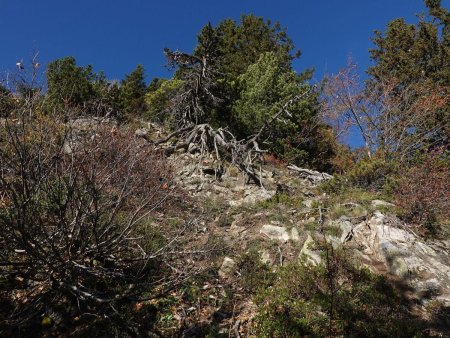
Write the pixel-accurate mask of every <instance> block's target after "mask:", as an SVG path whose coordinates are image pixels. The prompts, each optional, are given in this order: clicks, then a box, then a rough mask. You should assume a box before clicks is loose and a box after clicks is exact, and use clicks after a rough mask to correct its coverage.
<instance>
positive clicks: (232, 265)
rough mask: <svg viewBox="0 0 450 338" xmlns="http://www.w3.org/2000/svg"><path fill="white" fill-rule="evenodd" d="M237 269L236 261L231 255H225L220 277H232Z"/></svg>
mask: <svg viewBox="0 0 450 338" xmlns="http://www.w3.org/2000/svg"><path fill="white" fill-rule="evenodd" d="M235 271H236V262H235V261H234V260H233V259H231V258H230V257H225V258H224V259H223V263H222V265H221V267H220V269H219V277H221V278H224V279H225V278H229V277H232V276H233V274H234V272H235Z"/></svg>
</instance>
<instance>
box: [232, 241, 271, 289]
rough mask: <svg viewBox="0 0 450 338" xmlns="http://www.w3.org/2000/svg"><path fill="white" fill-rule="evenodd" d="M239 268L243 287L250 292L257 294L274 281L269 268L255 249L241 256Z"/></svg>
mask: <svg viewBox="0 0 450 338" xmlns="http://www.w3.org/2000/svg"><path fill="white" fill-rule="evenodd" d="M237 266H238V271H239V274H240V278H241V282H242V285H243V286H244V288H245V289H246V290H247V291H248V292H251V293H253V292H257V291H258V290H259V289H261V288H264V287H266V286H267V285H269V284H270V282H271V281H272V279H273V273H272V272H271V271H270V268H269V266H268V265H267V264H265V263H263V262H262V261H261V257H260V254H259V252H258V251H257V250H255V249H253V250H250V251H249V252H247V253H244V254H242V255H241V256H239V257H238V259H237Z"/></svg>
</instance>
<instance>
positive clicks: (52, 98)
mask: <svg viewBox="0 0 450 338" xmlns="http://www.w3.org/2000/svg"><path fill="white" fill-rule="evenodd" d="M46 77H47V86H48V89H47V101H48V103H49V106H51V107H59V108H63V107H64V108H67V107H72V108H81V107H83V106H85V104H86V102H88V101H90V100H92V99H93V98H95V90H94V86H93V81H94V80H95V74H94V73H93V72H92V66H91V65H88V66H87V67H79V66H77V65H76V61H75V58H74V57H71V56H69V57H65V58H62V59H58V60H55V61H53V62H51V63H50V64H49V65H48V68H47V72H46Z"/></svg>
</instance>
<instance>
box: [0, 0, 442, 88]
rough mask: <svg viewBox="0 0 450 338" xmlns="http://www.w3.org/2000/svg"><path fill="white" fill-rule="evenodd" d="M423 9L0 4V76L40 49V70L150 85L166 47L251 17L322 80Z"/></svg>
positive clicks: (415, 3)
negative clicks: (272, 29)
mask: <svg viewBox="0 0 450 338" xmlns="http://www.w3.org/2000/svg"><path fill="white" fill-rule="evenodd" d="M449 2H450V0H443V4H444V5H447V6H446V7H448V3H449ZM424 8H425V7H424V5H423V1H422V0H376V1H370V0H309V1H306V0H277V1H274V0H222V1H216V0H191V1H186V0H166V1H161V0H160V1H151V0H147V1H144V0H127V1H119V0H108V1H106V0H77V1H70V0H41V1H37V0H21V1H14V0H0V31H1V32H2V35H1V46H0V72H1V73H4V72H5V71H7V70H13V69H14V65H15V63H16V62H17V60H20V59H22V58H23V59H24V60H25V61H26V60H28V59H29V58H30V56H31V55H32V54H33V52H34V51H37V50H38V51H39V52H40V55H39V58H40V61H41V62H42V63H43V64H45V63H47V62H48V61H51V60H53V59H56V58H60V57H63V56H68V55H72V56H75V57H76V59H77V61H78V63H80V64H82V65H86V64H92V65H93V66H94V70H96V71H99V70H103V71H105V73H106V75H107V77H108V78H111V79H121V78H123V76H124V74H126V73H129V72H130V71H132V70H133V69H134V67H135V66H136V65H137V64H138V63H141V64H143V65H144V66H145V69H146V72H147V78H148V79H151V78H152V77H154V76H168V75H169V74H168V72H167V70H166V69H165V68H164V67H163V66H164V63H165V59H164V55H163V53H162V50H163V48H164V47H169V48H174V49H176V48H178V49H180V50H184V51H191V50H192V49H193V47H194V45H195V36H196V34H197V32H198V31H199V30H200V28H201V27H202V26H203V25H204V24H206V23H207V22H208V21H211V22H212V23H213V24H216V23H217V22H219V21H220V20H222V19H224V18H233V19H239V17H240V15H241V14H248V13H253V14H255V15H258V16H263V17H265V18H270V19H272V20H273V21H277V20H278V21H280V23H281V24H282V26H284V27H287V29H288V34H289V35H290V36H291V37H292V39H293V40H294V43H295V44H296V46H297V47H298V48H299V49H301V50H302V53H303V56H302V57H301V58H300V59H299V60H298V61H296V62H295V64H294V67H295V69H296V70H297V71H301V70H303V69H305V68H307V67H312V66H314V67H315V68H316V70H317V71H316V75H315V79H317V80H320V78H321V77H322V75H323V73H324V72H333V71H336V70H337V69H339V68H340V67H341V66H343V65H345V63H346V60H347V57H348V56H349V55H352V57H353V59H354V60H355V61H356V62H357V63H358V64H359V65H360V66H361V68H365V67H366V66H367V65H368V63H369V59H368V49H369V48H370V47H371V42H370V37H371V36H372V35H373V34H372V32H373V30H374V29H384V27H385V25H386V23H387V22H388V21H389V20H391V19H394V18H397V17H404V18H406V19H407V20H408V21H410V22H415V21H416V18H415V14H416V13H419V12H422V11H423V10H424ZM2 75H3V74H2Z"/></svg>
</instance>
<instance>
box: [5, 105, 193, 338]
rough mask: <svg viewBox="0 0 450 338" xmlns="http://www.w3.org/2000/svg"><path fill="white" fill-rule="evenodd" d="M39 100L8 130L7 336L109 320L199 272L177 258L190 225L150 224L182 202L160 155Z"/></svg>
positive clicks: (21, 109) (22, 109) (11, 120)
mask: <svg viewBox="0 0 450 338" xmlns="http://www.w3.org/2000/svg"><path fill="white" fill-rule="evenodd" d="M39 102H40V99H38V98H29V99H24V100H23V101H22V102H21V103H18V104H17V106H16V109H15V110H14V111H13V112H11V114H9V117H8V118H7V119H6V121H5V123H4V125H2V126H1V129H0V205H1V208H0V247H1V250H0V283H1V285H2V288H1V291H2V292H1V297H0V298H1V303H2V307H3V309H4V310H5V311H3V310H2V314H1V315H0V332H2V327H3V330H9V329H11V328H20V327H25V326H26V325H29V323H30V322H34V323H36V319H39V316H42V315H44V314H47V315H48V314H49V313H50V314H51V315H49V316H50V317H51V318H52V320H57V318H60V317H61V316H63V317H66V318H63V319H61V318H60V319H59V321H60V322H61V321H64V320H66V321H67V320H69V321H70V320H71V319H70V318H73V317H74V316H75V315H77V316H80V315H81V316H82V315H84V314H88V313H92V312H93V313H94V314H95V315H93V316H94V318H107V317H108V316H110V315H115V314H118V312H117V310H116V307H117V306H120V304H122V303H124V302H127V301H128V302H129V301H138V300H139V299H142V298H152V297H156V294H157V293H158V292H163V291H164V289H165V288H170V287H173V286H174V285H176V283H177V282H178V281H181V280H183V279H184V278H186V277H187V276H188V275H189V272H190V273H192V267H191V266H190V265H189V264H187V263H186V262H185V261H184V260H183V259H175V258H176V255H177V254H178V253H181V251H182V250H180V249H179V246H180V242H181V239H182V238H183V236H184V235H185V234H186V232H187V231H186V230H187V229H188V227H189V226H190V223H188V222H183V223H182V224H180V225H177V226H176V227H175V226H173V227H169V226H167V227H165V228H162V227H160V226H158V225H157V224H156V223H155V222H153V221H152V219H151V217H156V216H158V215H161V213H162V212H167V210H168V208H170V207H171V206H170V205H171V204H173V203H176V202H177V200H178V199H179V198H180V192H179V190H178V189H176V187H174V186H173V184H172V181H171V170H170V168H169V167H168V165H167V164H166V163H165V161H164V159H163V158H162V156H161V154H160V153H158V152H156V151H155V150H154V149H152V147H151V146H149V145H148V144H142V143H141V142H140V141H139V140H137V139H136V138H135V137H134V136H133V134H132V133H130V132H127V131H121V130H119V129H117V128H115V127H114V126H112V125H111V124H104V123H103V124H102V123H100V122H99V123H97V124H96V126H95V127H94V128H93V129H92V130H89V131H88V133H87V134H86V135H83V136H80V135H78V136H77V131H76V130H75V129H74V128H73V124H71V123H64V120H67V117H66V116H61V115H52V116H49V115H43V114H42V113H41V109H40V108H41V103H39ZM172 260H173V261H172ZM169 261H170V262H171V263H170V264H169V263H168V262H169ZM166 263H167V264H166ZM155 285H159V289H158V292H156V290H155ZM58 309H59V311H58ZM55 313H59V315H56V314H55ZM58 316H60V317H58ZM102 316H105V317H102ZM46 318H47V317H46ZM38 322H39V320H38ZM42 325H43V324H42ZM4 332H10V331H4Z"/></svg>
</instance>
